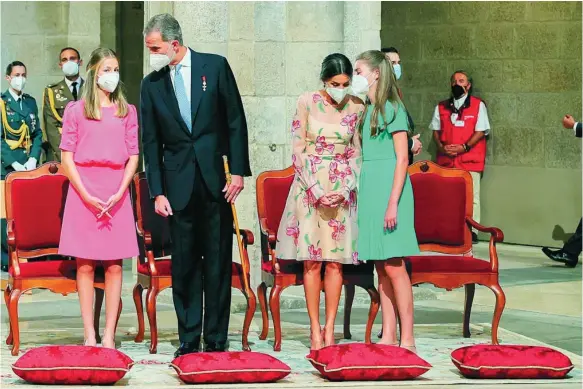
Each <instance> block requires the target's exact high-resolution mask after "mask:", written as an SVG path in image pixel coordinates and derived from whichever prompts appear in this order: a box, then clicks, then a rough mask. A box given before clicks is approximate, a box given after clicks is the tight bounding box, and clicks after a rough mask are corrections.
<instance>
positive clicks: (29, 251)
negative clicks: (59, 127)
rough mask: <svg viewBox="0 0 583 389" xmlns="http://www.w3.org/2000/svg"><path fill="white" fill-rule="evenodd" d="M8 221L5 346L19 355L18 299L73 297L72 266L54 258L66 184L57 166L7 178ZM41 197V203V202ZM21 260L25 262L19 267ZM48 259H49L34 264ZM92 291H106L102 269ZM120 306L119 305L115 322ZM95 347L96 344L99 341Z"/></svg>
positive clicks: (97, 309) (97, 311)
mask: <svg viewBox="0 0 583 389" xmlns="http://www.w3.org/2000/svg"><path fill="white" fill-rule="evenodd" d="M5 189H6V192H5V196H6V222H7V233H8V255H9V257H10V262H9V269H8V273H9V279H8V285H7V287H6V289H5V290H4V300H5V302H6V307H7V308H8V316H9V320H10V331H9V334H8V337H7V338H6V344H8V345H12V355H18V351H19V347H20V331H19V326H18V300H19V298H20V296H21V295H22V294H23V293H24V292H26V291H28V290H32V289H48V290H50V291H51V292H53V293H60V294H62V295H64V296H66V295H67V294H69V293H75V292H77V282H76V279H75V277H76V272H77V267H76V262H75V261H72V260H69V259H66V258H64V257H60V256H58V248H59V241H60V238H61V223H62V219H63V210H64V206H65V199H66V197H67V191H68V189H69V181H68V179H67V177H66V176H65V175H64V174H63V172H62V168H61V166H60V165H59V164H58V163H47V164H44V165H42V166H40V167H39V168H38V169H35V170H32V171H25V172H13V173H10V174H8V175H7V177H6V188H5ZM39 193H42V198H40V199H39ZM19 258H21V259H26V260H28V261H27V262H25V263H21V262H20V261H19ZM40 258H46V259H47V260H42V261H35V259H40ZM95 288H99V289H101V291H102V290H103V289H104V288H105V283H104V274H103V267H101V266H99V267H97V269H96V272H95ZM102 301H103V293H102V292H101V293H97V294H96V302H95V333H96V335H97V338H99V335H98V334H99V314H100V310H101V305H102ZM121 310H122V305H121V301H120V306H119V311H118V320H119V316H120V314H121ZM98 342H99V339H98Z"/></svg>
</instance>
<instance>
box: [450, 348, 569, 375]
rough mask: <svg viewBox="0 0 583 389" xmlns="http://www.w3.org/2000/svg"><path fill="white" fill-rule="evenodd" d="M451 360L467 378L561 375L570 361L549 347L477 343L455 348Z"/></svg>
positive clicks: (565, 372)
mask: <svg viewBox="0 0 583 389" xmlns="http://www.w3.org/2000/svg"><path fill="white" fill-rule="evenodd" d="M451 360H452V362H453V364H454V365H455V366H456V367H457V368H458V369H459V371H460V372H461V373H462V374H463V375H464V376H465V377H469V378H496V379H514V378H518V379H533V378H541V379H549V378H564V377H565V376H566V375H567V374H568V373H569V372H570V371H571V370H572V369H573V367H574V366H573V363H572V362H571V360H570V359H569V357H567V356H566V355H565V354H563V353H561V352H559V351H556V350H553V349H551V348H548V347H539V346H519V345H498V346H496V345H490V344H479V345H475V346H467V347H462V348H458V349H457V350H454V351H453V352H452V353H451Z"/></svg>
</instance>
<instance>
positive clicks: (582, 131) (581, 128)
mask: <svg viewBox="0 0 583 389" xmlns="http://www.w3.org/2000/svg"><path fill="white" fill-rule="evenodd" d="M575 136H576V137H577V138H581V137H583V124H581V123H577V127H575Z"/></svg>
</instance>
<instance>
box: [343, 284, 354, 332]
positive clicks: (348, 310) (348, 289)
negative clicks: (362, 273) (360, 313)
mask: <svg viewBox="0 0 583 389" xmlns="http://www.w3.org/2000/svg"><path fill="white" fill-rule="evenodd" d="M355 292H356V286H355V285H344V339H352V334H351V333H350V315H351V314H352V303H353V302H354V294H355Z"/></svg>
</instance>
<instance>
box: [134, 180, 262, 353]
mask: <svg viewBox="0 0 583 389" xmlns="http://www.w3.org/2000/svg"><path fill="white" fill-rule="evenodd" d="M132 191H133V199H134V211H135V214H136V226H137V233H138V243H139V246H140V257H139V260H138V267H137V272H138V279H137V282H136V285H135V286H134V290H133V296H134V303H135V305H136V312H137V315H138V334H137V335H136V337H135V339H134V340H135V341H136V342H138V343H139V342H142V341H143V340H144V332H145V329H144V309H143V301H142V294H143V293H142V292H143V291H144V289H146V290H147V294H146V313H147V314H148V322H149V323H150V341H151V343H150V353H151V354H155V353H156V352H157V346H158V327H157V323H156V298H157V296H158V294H159V293H160V292H161V291H163V290H164V289H167V288H170V287H172V272H171V269H172V267H171V266H172V265H171V264H172V263H171V259H170V258H169V257H170V256H171V255H172V244H171V240H170V227H169V223H168V220H167V219H166V218H163V217H162V216H159V215H158V214H156V212H155V210H154V203H153V201H152V200H150V196H149V190H148V182H147V181H146V176H145V174H144V173H143V172H142V173H137V174H136V175H135V176H134V181H133V187H132ZM233 233H234V230H233ZM240 233H241V239H242V241H243V246H244V248H245V250H244V254H245V256H244V258H243V260H244V261H246V262H247V268H249V257H248V255H247V246H248V245H252V244H253V243H254V236H253V233H252V232H251V231H248V230H240ZM163 257H166V258H163ZM232 272H233V275H232V277H231V287H233V288H235V289H238V290H240V291H241V292H242V293H243V295H244V296H245V298H246V299H247V311H246V313H245V320H244V323H243V334H242V339H241V341H242V343H243V350H245V351H251V348H250V347H249V341H248V336H249V327H250V326H251V320H252V319H253V315H254V314H255V309H256V306H257V300H256V298H255V293H253V290H251V289H249V290H246V289H245V286H244V285H245V284H244V280H243V268H242V266H241V264H239V263H236V262H233V265H232ZM245 276H246V277H247V279H248V280H249V282H250V276H249V274H246V275H245Z"/></svg>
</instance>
